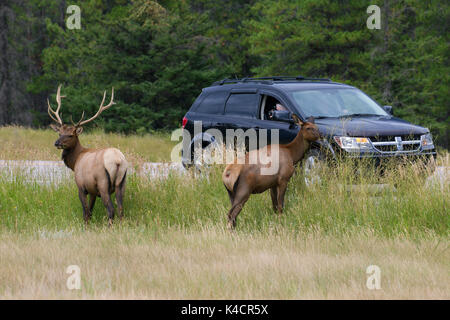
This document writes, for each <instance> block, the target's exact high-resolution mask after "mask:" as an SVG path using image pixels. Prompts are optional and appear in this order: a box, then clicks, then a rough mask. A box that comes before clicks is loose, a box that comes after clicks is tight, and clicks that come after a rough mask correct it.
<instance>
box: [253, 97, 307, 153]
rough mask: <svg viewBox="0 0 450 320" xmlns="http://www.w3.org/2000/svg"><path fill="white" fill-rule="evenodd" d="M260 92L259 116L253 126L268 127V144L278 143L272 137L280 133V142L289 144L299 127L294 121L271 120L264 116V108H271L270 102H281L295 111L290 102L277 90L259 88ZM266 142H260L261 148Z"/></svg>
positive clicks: (288, 108)
mask: <svg viewBox="0 0 450 320" xmlns="http://www.w3.org/2000/svg"><path fill="white" fill-rule="evenodd" d="M258 94H259V96H260V98H259V101H260V105H259V111H258V117H257V119H255V120H254V121H253V126H254V127H257V128H258V129H259V130H260V129H266V131H265V132H266V133H267V144H270V143H276V142H277V141H272V139H271V137H272V135H274V136H276V135H278V143H280V144H287V143H289V142H291V141H292V140H293V139H294V138H295V137H296V135H297V133H298V130H299V127H298V126H297V125H296V124H294V123H289V122H284V121H276V120H270V119H267V117H265V116H264V113H265V112H264V111H265V110H264V108H270V107H271V105H270V106H269V105H268V104H269V101H271V102H270V103H274V104H275V103H276V102H278V103H280V104H281V105H282V106H284V107H285V108H286V109H287V110H289V111H291V112H292V111H293V110H292V108H291V106H290V104H289V103H288V101H287V99H286V98H284V97H283V96H281V95H279V94H277V93H276V92H273V91H269V90H259V91H258ZM263 146H264V144H263V143H260V146H259V147H260V148H261V147H263Z"/></svg>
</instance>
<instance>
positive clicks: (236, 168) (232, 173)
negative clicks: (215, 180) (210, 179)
mask: <svg viewBox="0 0 450 320" xmlns="http://www.w3.org/2000/svg"><path fill="white" fill-rule="evenodd" d="M241 170H242V165H239V164H230V165H228V166H227V167H226V168H225V170H224V171H223V174H222V181H223V184H224V185H225V188H227V190H228V191H229V192H234V191H235V190H236V187H237V185H238V183H239V177H240V174H241Z"/></svg>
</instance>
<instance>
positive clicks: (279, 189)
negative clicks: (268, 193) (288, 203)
mask: <svg viewBox="0 0 450 320" xmlns="http://www.w3.org/2000/svg"><path fill="white" fill-rule="evenodd" d="M286 189H287V182H281V183H280V184H278V187H277V193H278V196H277V200H278V206H277V208H278V214H280V215H281V214H282V213H283V207H284V194H285V193H286Z"/></svg>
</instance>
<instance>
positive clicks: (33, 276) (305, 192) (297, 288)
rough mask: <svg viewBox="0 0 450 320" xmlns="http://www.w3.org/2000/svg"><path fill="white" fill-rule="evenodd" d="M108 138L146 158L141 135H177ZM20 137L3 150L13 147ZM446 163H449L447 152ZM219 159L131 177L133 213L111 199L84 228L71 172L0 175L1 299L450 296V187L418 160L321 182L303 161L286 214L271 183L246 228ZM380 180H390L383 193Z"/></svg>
mask: <svg viewBox="0 0 450 320" xmlns="http://www.w3.org/2000/svg"><path fill="white" fill-rule="evenodd" d="M16 129H17V128H16ZM7 130H14V128H8V129H7ZM17 130H19V131H20V130H21V129H17ZM32 132H33V131H30V134H29V135H31V133H32ZM36 134H39V135H48V137H49V138H50V137H52V136H53V135H54V134H52V135H51V134H49V132H40V131H39V132H38V133H36ZM95 135H98V136H101V134H100V133H94V134H93V136H92V139H93V141H94V140H95V139H94V138H93V137H94V136H95ZM0 136H3V137H4V136H5V132H4V131H2V130H0ZM107 137H108V135H106V136H105V137H104V138H101V137H99V139H109V140H101V141H105V143H109V142H111V143H114V141H122V142H121V143H122V145H121V146H120V148H122V149H123V146H128V148H130V149H129V150H130V151H129V152H130V153H133V154H136V155H139V157H141V159H143V160H142V161H151V159H147V158H146V153H144V152H147V151H143V150H141V149H140V148H139V149H138V150H134V149H133V148H132V143H131V141H135V140H138V139H149V140H153V139H163V140H164V139H166V140H168V139H167V138H164V137H158V138H154V137H122V136H115V135H111V136H110V137H109V138H107ZM85 138H86V140H87V141H88V140H89V138H90V136H89V135H86V137H85ZM36 139H38V138H36ZM51 139H54V138H51ZM120 139H123V140H120ZM128 140H130V143H128ZM10 141H12V140H10ZM169 142H170V141H169ZM40 143H41V145H44V143H43V142H40ZM146 143H148V144H150V142H146ZM137 145H138V142H136V145H135V146H137ZM9 146H10V148H12V150H9V151H7V150H2V151H1V152H2V153H1V155H6V154H10V155H12V154H15V153H14V152H15V151H14V150H15V149H16V147H15V146H14V144H10V145H9ZM47 149H48V147H47ZM50 149H51V148H50ZM168 149H170V148H168ZM159 150H162V148H161V149H159ZM169 151H170V150H169ZM169 151H168V152H169ZM18 152H19V151H18ZM164 155H165V152H163V151H161V157H162V159H164ZM24 157H26V158H28V159H36V158H34V156H33V155H32V154H25V153H24ZM0 158H1V157H0ZM136 158H138V156H136ZM50 159H51V158H50ZM166 159H167V158H166ZM39 160H42V159H39ZM438 161H439V163H440V164H441V165H446V166H448V165H449V157H448V154H444V155H441V156H440V158H439V159H438ZM221 170H222V168H221V167H220V166H219V167H216V168H213V169H212V170H211V172H210V173H209V175H206V176H203V177H195V176H194V175H187V176H177V175H172V176H170V177H169V178H168V179H165V180H148V179H146V178H145V177H137V176H130V178H129V180H128V184H127V190H126V197H125V200H124V205H125V219H124V221H123V222H122V223H120V224H119V223H118V222H117V223H116V224H114V226H113V227H112V228H110V229H109V228H108V227H107V221H106V210H105V209H104V208H103V205H102V204H101V201H97V204H96V207H95V209H94V212H93V219H92V221H91V224H90V225H89V226H88V228H87V229H86V228H85V227H84V224H83V221H82V211H81V205H80V203H79V200H78V196H77V190H76V186H75V183H74V182H73V181H72V180H69V181H67V183H62V184H59V185H49V186H41V185H37V184H30V183H26V182H25V181H24V179H22V178H21V177H20V176H18V178H17V180H16V181H9V180H7V179H6V178H5V177H1V176H0V261H1V263H0V298H69V299H70V298H100V299H103V298H125V299H127V298H161V299H167V298H169V299H170V298H172V299H175V298H180V299H207V298H213V299H216V298H217V299H240V298H242V299H246V298H252V299H310V298H319V299H320V298H325V299H334V298H343V299H352V298H357V299H359V298H362V299H386V298H398V299H418V298H424V299H430V298H437V299H449V298H450V274H449V270H450V252H449V231H450V217H449V214H448V212H449V205H450V197H449V191H450V190H449V188H448V185H445V186H443V187H442V186H439V185H433V184H429V183H426V182H425V178H426V177H427V176H429V175H430V174H431V172H429V171H428V170H427V169H424V168H423V166H421V165H420V164H414V165H405V166H397V165H392V166H391V167H390V168H389V170H387V172H386V174H385V175H384V176H383V177H381V178H380V177H378V176H377V175H374V174H373V171H371V170H369V169H366V167H364V166H358V167H355V166H353V164H351V163H342V164H340V165H339V166H338V167H334V168H324V169H323V170H324V172H323V174H324V176H325V177H326V178H324V179H323V180H322V184H321V185H318V186H316V187H315V188H312V189H307V188H305V186H304V183H303V179H302V176H301V174H300V172H299V173H298V174H296V175H295V176H294V177H293V178H292V179H291V182H290V184H289V187H288V192H287V195H286V210H285V214H284V215H283V216H281V217H278V216H277V215H276V214H274V213H273V212H272V209H271V201H270V196H269V194H268V193H264V194H261V195H254V196H252V197H251V198H250V200H249V201H248V202H247V204H246V205H245V207H244V209H243V211H242V212H241V214H240V215H239V217H238V224H237V229H236V230H235V231H234V232H229V231H228V230H226V213H227V211H228V209H229V206H230V205H229V200H228V195H227V193H226V191H225V189H224V187H223V184H222V181H221V178H220V177H221ZM356 170H358V171H359V174H358V175H355V174H354V172H355V171H356ZM374 183H384V184H386V185H388V186H389V187H388V188H385V189H382V190H378V191H373V190H372V189H371V188H370V185H371V184H374ZM355 184H357V185H359V187H358V188H351V187H350V186H351V185H355ZM69 265H78V266H79V267H80V269H81V279H82V285H81V290H73V291H71V290H68V289H67V288H66V280H67V277H68V276H69V275H68V274H66V273H65V271H66V268H67V267H68V266H69ZM369 265H377V266H379V267H380V269H381V289H380V290H369V289H368V288H367V287H366V280H367V277H368V275H367V274H366V268H367V267H368V266H369Z"/></svg>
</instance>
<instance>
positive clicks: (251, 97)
mask: <svg viewBox="0 0 450 320" xmlns="http://www.w3.org/2000/svg"><path fill="white" fill-rule="evenodd" d="M258 98H259V96H258V95H257V94H256V93H234V94H231V95H230V97H229V98H228V100H227V105H226V106H225V113H226V114H228V115H237V116H241V117H249V118H254V117H256V115H257V113H258V110H257V109H258Z"/></svg>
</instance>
